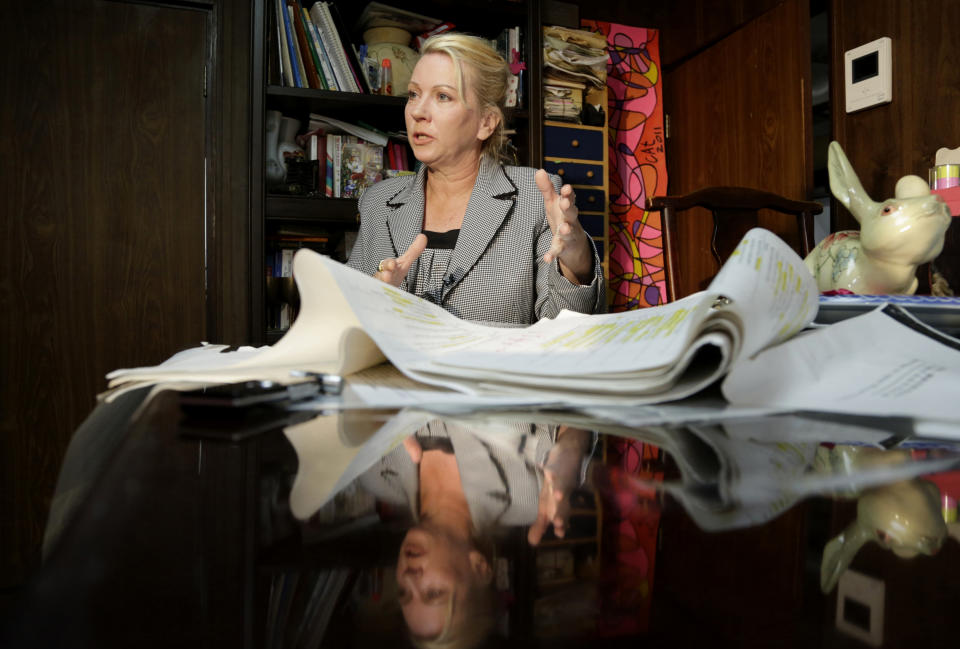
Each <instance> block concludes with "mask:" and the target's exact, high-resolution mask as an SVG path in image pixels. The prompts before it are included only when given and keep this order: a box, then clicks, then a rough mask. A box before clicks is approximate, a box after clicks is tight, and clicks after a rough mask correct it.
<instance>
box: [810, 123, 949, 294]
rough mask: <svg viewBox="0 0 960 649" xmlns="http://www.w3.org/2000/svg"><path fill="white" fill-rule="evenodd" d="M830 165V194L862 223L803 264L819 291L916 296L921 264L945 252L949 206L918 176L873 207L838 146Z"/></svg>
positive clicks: (906, 179) (831, 239) (902, 181)
mask: <svg viewBox="0 0 960 649" xmlns="http://www.w3.org/2000/svg"><path fill="white" fill-rule="evenodd" d="M827 167H828V171H829V174H830V190H831V191H832V192H833V195H834V196H836V198H837V200H839V201H840V202H841V203H842V204H843V205H844V207H846V208H847V209H848V210H850V213H851V214H853V216H854V217H855V218H856V219H857V221H859V222H860V231H859V232H858V231H856V230H845V231H843V232H835V233H833V234H831V235H829V236H828V237H826V238H825V239H824V240H823V241H821V242H820V243H819V244H818V245H817V247H816V248H814V249H813V251H811V252H810V254H809V255H807V258H806V259H805V260H804V262H805V263H806V265H807V268H809V269H810V272H812V273H813V276H814V278H816V280H817V287H818V288H819V289H820V290H821V291H831V290H836V289H846V290H848V291H852V292H853V293H859V294H861V295H889V294H906V295H912V294H913V293H914V292H916V290H917V277H916V275H917V266H919V265H920V264H924V263H926V262H928V261H931V260H933V259H934V258H936V256H937V255H939V254H940V251H941V250H942V249H943V240H944V233H945V232H946V231H947V226H949V225H950V212H949V210H948V208H947V204H946V203H944V202H943V200H942V199H941V198H940V197H939V196H938V195H936V194H931V193H930V188H929V186H928V185H927V182H926V181H925V180H923V179H922V178H920V177H919V176H904V177H903V178H901V179H900V180H899V181H897V186H896V190H895V192H894V193H895V198H891V199H887V200H885V201H883V202H882V203H875V202H874V201H872V200H870V197H869V196H867V193H866V191H864V189H863V185H861V184H860V180H859V178H857V174H856V173H855V172H854V170H853V168H852V167H851V166H850V161H849V160H847V157H846V155H844V153H843V149H841V148H840V145H839V144H838V143H836V142H831V143H830V149H829V154H828V161H827Z"/></svg>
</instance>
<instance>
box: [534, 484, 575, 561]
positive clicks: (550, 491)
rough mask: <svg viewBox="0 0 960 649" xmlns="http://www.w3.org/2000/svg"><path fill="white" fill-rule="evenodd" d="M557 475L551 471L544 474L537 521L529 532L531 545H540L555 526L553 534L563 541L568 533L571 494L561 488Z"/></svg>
mask: <svg viewBox="0 0 960 649" xmlns="http://www.w3.org/2000/svg"><path fill="white" fill-rule="evenodd" d="M555 481H556V474H554V472H553V471H552V470H550V469H547V470H546V471H544V472H543V486H542V487H541V488H540V502H539V503H538V505H537V519H536V520H535V521H534V522H533V524H532V525H531V526H530V529H529V530H528V531H527V541H528V542H529V543H530V545H539V543H540V539H542V538H543V535H544V533H546V531H547V528H548V527H549V526H550V525H553V533H554V534H555V535H556V537H557V538H558V539H562V538H563V536H564V534H566V532H567V519H568V518H569V516H570V497H569V496H570V494H569V493H568V492H565V491H564V490H563V489H562V488H559V487H558V486H557V485H556V483H555Z"/></svg>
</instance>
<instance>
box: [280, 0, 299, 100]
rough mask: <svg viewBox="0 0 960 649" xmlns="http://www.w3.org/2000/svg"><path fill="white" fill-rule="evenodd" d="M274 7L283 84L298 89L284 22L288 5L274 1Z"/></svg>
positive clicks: (282, 1)
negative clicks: (291, 64)
mask: <svg viewBox="0 0 960 649" xmlns="http://www.w3.org/2000/svg"><path fill="white" fill-rule="evenodd" d="M274 5H275V7H276V12H275V14H276V22H277V35H278V38H277V41H278V42H279V44H280V47H279V49H280V70H281V71H282V72H283V84H284V85H286V86H287V87H289V88H296V87H297V84H296V81H295V80H294V78H293V69H292V68H291V66H290V49H289V45H288V44H287V30H286V26H285V25H286V22H285V21H284V20H283V16H285V15H286V13H287V8H286V7H287V5H286V3H285V2H284V0H274Z"/></svg>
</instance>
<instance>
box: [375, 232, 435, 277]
mask: <svg viewBox="0 0 960 649" xmlns="http://www.w3.org/2000/svg"><path fill="white" fill-rule="evenodd" d="M426 247H427V235H425V234H423V233H422V232H421V233H420V234H418V235H417V238H416V239H414V240H413V243H411V244H410V247H409V248H407V251H406V252H405V253H403V254H402V255H400V256H399V257H396V258H390V259H384V260H383V261H381V262H380V265H379V267H378V268H377V272H376V273H374V274H373V276H374V277H376V278H377V279H379V280H382V281H384V282H386V283H387V284H391V285H393V286H400V284H401V283H402V282H403V279H404V278H405V277H406V276H407V272H409V270H410V266H411V264H413V262H414V261H416V259H417V257H419V256H420V253H422V252H423V251H424V250H425V249H426Z"/></svg>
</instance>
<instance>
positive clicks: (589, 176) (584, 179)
mask: <svg viewBox="0 0 960 649" xmlns="http://www.w3.org/2000/svg"><path fill="white" fill-rule="evenodd" d="M543 168H544V169H546V170H547V171H549V172H550V173H552V174H557V175H558V176H560V179H561V180H562V181H563V182H564V183H567V184H570V185H596V186H597V187H602V186H603V182H604V179H605V178H604V171H603V164H601V163H597V164H587V163H583V162H558V161H556V160H544V161H543Z"/></svg>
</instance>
